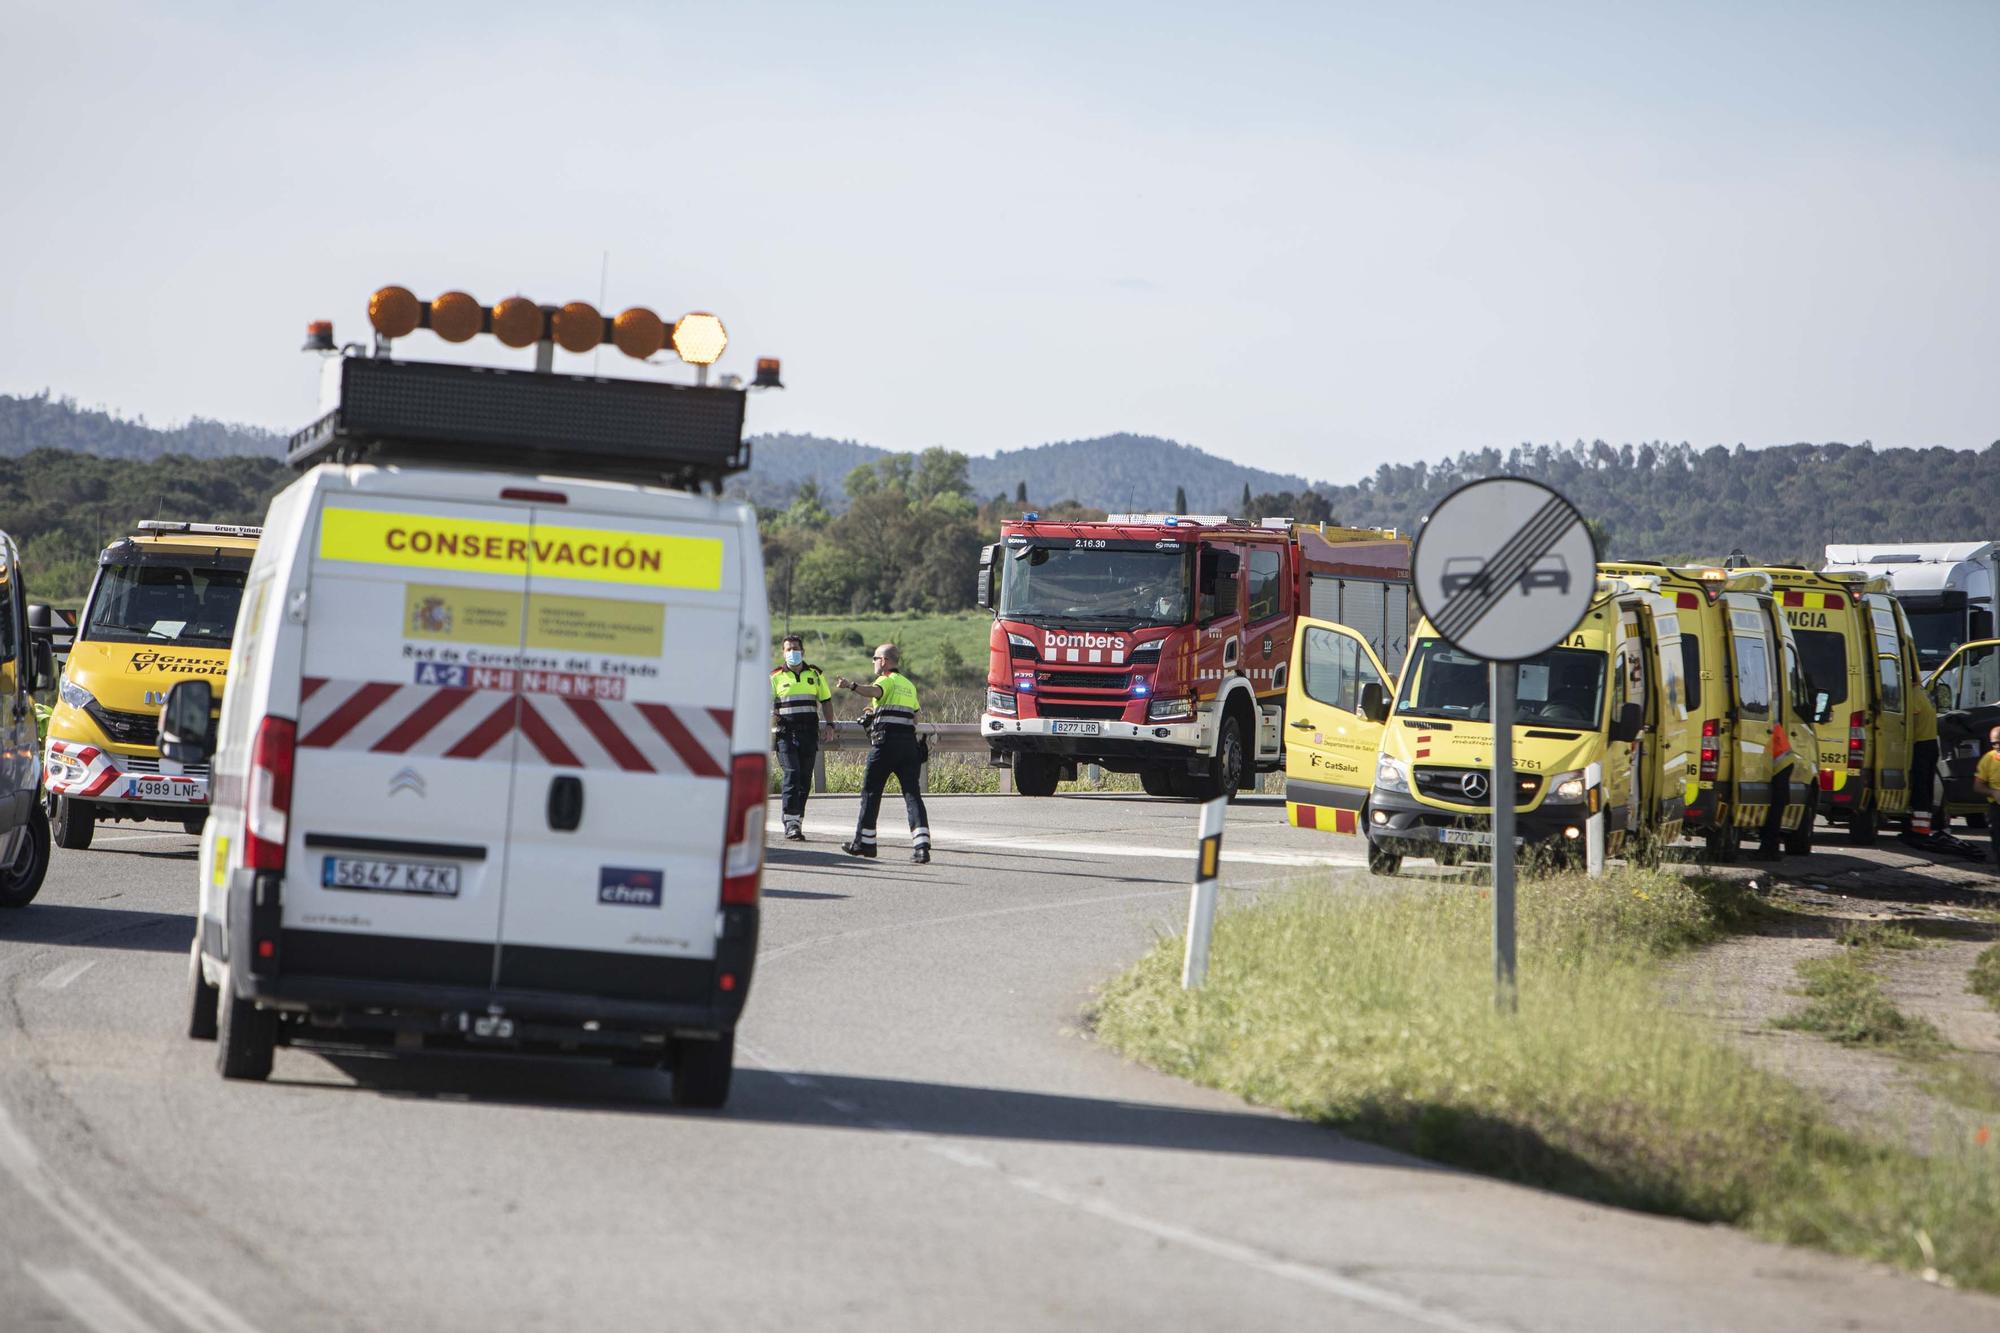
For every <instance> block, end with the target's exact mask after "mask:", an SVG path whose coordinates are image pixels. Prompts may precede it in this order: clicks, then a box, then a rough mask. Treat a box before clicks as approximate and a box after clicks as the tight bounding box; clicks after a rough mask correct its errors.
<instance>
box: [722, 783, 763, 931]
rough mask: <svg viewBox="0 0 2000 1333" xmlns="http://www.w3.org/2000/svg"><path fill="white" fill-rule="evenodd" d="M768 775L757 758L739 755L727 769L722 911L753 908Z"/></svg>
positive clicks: (759, 870)
mask: <svg viewBox="0 0 2000 1333" xmlns="http://www.w3.org/2000/svg"><path fill="white" fill-rule="evenodd" d="M769 772H770V770H769V764H768V761H767V760H766V759H765V758H764V756H763V755H761V754H739V755H737V756H736V758H735V760H734V761H733V762H732V763H731V764H730V766H729V822H728V824H727V825H726V827H727V829H728V839H729V840H728V842H726V843H725V844H724V845H723V848H722V902H723V905H724V906H725V907H731V906H734V907H755V906H756V905H757V890H758V886H759V883H760V881H761V880H762V878H763V873H764V801H765V794H764V787H765V784H766V783H767V782H768V781H769Z"/></svg>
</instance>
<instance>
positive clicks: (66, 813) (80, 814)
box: [54, 796, 97, 852]
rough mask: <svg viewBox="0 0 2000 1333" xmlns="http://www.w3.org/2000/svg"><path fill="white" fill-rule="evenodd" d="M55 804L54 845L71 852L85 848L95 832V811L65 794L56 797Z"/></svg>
mask: <svg viewBox="0 0 2000 1333" xmlns="http://www.w3.org/2000/svg"><path fill="white" fill-rule="evenodd" d="M55 805H56V808H55V819H54V823H55V837H56V846H58V847H61V848H64V849H66V850H68V851H72V852H80V851H83V850H85V849H87V848H88V847H89V846H90V839H91V835H92V834H94V833H96V832H97V811H96V810H94V809H92V808H91V807H90V806H89V805H88V804H86V803H84V802H82V801H73V800H71V799H70V798H69V797H67V796H58V797H56V800H55Z"/></svg>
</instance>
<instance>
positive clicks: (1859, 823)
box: [1847, 810, 1882, 847]
mask: <svg viewBox="0 0 2000 1333" xmlns="http://www.w3.org/2000/svg"><path fill="white" fill-rule="evenodd" d="M1881 827H1882V819H1881V816H1880V815H1878V814H1877V813H1876V812H1875V811H1873V810H1856V811H1855V812H1854V813H1853V814H1851V815H1849V816H1848V817H1847V840H1848V841H1849V842H1851V843H1853V844H1854V845H1855V846H1856V847H1873V846H1874V845H1875V835H1876V834H1877V833H1878V832H1880V831H1881Z"/></svg>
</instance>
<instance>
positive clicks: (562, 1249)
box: [0, 796, 2000, 1333]
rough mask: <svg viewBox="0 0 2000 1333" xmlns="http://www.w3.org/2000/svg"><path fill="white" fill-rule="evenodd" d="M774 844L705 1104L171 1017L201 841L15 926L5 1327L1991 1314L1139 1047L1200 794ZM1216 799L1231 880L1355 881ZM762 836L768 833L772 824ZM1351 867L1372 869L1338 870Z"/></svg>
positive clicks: (583, 1078) (138, 860)
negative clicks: (1582, 1194)
mask: <svg viewBox="0 0 2000 1333" xmlns="http://www.w3.org/2000/svg"><path fill="white" fill-rule="evenodd" d="M852 811H853V802H852V800H851V798H838V797H827V798H820V799H819V800H818V801H816V803H815V804H814V806H813V809H812V814H811V816H810V818H809V821H808V830H809V832H810V833H811V835H812V838H813V841H812V842H810V843H809V844H807V845H806V846H804V847H797V846H793V845H787V844H782V843H780V844H777V845H775V846H774V849H773V852H772V864H771V866H770V869H769V872H768V874H767V877H766V884H767V895H766V904H767V912H766V928H765V935H764V950H763V955H762V960H761V963H760V965H759V970H758V974H757V979H756V983H755V988H754V990H753V993H752V996H751V1000H750V1006H749V1011H748V1015H747V1018H746V1022H745V1026H744V1028H743V1031H742V1040H741V1044H740V1045H739V1061H740V1068H739V1072H738V1078H737V1086H736V1092H735V1095H734V1097H733V1099H732V1101H731V1103H730V1106H729V1108H728V1109H727V1110H726V1111H724V1112H721V1113H680V1112H675V1111H673V1110H672V1109H670V1108H669V1106H668V1104H667V1098H666V1091H667V1080H666V1077H665V1076H664V1075H661V1074H656V1073H652V1072H648V1071H639V1070H620V1069H611V1068H608V1067H595V1066H587V1065H575V1064H563V1063H556V1062H539V1061H538V1062H517V1061H508V1060H505V1059H501V1058H484V1059H481V1058H451V1059H446V1058H439V1057H425V1058H416V1059H408V1060H402V1061H392V1060H384V1059H374V1058H357V1057H348V1056H337V1057H329V1056H325V1055H320V1054H314V1053H311V1052H307V1051H301V1050H281V1051H280V1052H279V1053H278V1058H277V1069H276V1074H275V1076H274V1077H273V1079H272V1081H271V1082H270V1083H269V1084H267V1085H251V1084H225V1083H224V1082H223V1081H222V1080H221V1079H220V1078H219V1077H218V1076H217V1075H216V1073H215V1070H214V1064H213V1054H214V1048H213V1047H212V1046H211V1045H207V1044H197V1043H194V1042H191V1041H188V1040H187V1039H186V1038H185V1037H183V1036H182V1035H181V1032H182V1020H183V1003H184V986H185V971H186V965H187V963H186V955H187V946H188V941H189V938H190V936H191V933H192V917H191V909H192V904H193V900H194V885H193V875H194V870H193V865H192V854H193V841H192V840H191V839H189V838H186V837H184V836H181V835H178V834H146V833H138V832H135V831H133V830H131V829H129V828H118V827H111V826H107V827H105V828H103V829H102V830H101V832H100V838H99V846H98V848H95V849H93V850H91V851H89V852H62V851H58V852H57V853H56V862H55V866H54V868H53V869H52V871H51V873H50V877H49V882H48V886H47V888H46V889H45V890H44V891H43V894H42V896H41V898H40V899H39V900H38V901H37V902H36V903H35V904H34V906H32V907H31V908H29V909H28V910H26V911H25V912H20V913H12V914H7V915H5V916H0V1328H5V1329H8V1330H13V1329H24V1328H27V1329H40V1328H48V1329H73V1328H79V1327H83V1328H91V1329H96V1330H107V1331H114V1333H130V1331H131V1330H142V1329H154V1330H160V1331H162V1333H166V1331H168V1330H175V1329H180V1328H187V1329H223V1330H242V1329H249V1328H265V1329H319V1328H355V1329H361V1328H423V1329H479V1330H492V1329H499V1328H508V1329H512V1328H548V1329H570V1328H579V1327H635V1328H728V1329H786V1330H802V1329H811V1330H822V1329H850V1328H851V1329H866V1330H870V1331H871V1333H881V1331H883V1330H904V1329H909V1330H929V1329H936V1328H941V1327H950V1328H954V1329H1032V1328H1090V1329H1127V1328H1130V1329H1147V1330H1163V1329H1197V1328H1201V1329H1230V1330H1236V1329H1287V1330H1299V1329H1376V1328H1380V1329H1413V1328H1444V1329H1461V1330H1484V1329H1579V1330H1592V1331H1593V1333H1594V1331H1595V1330H1600V1329H1604V1328H1620V1329H1626V1328H1753V1329H1757V1330H1760V1333H1761V1331H1764V1330H1780V1329H1793V1328H1796V1329H1825V1328H1881V1329H1907V1328H1925V1329H1931V1330H1948V1329H1959V1328H1964V1329H1974V1328H1977V1329H1980V1330H1991V1329H1993V1328H1994V1327H1996V1326H2000V1301H1993V1300H1989V1299H1987V1298H1983V1297H1974V1296H1967V1295H1964V1294H1959V1293H1952V1292H1947V1291H1942V1290H1939V1289H1937V1288H1935V1287H1930V1286H1926V1285H1924V1284H1922V1283H1920V1282H1917V1281H1915V1280H1913V1279H1910V1278H1907V1277H1902V1276H1898V1275H1894V1274H1891V1273H1888V1272H1886V1271H1883V1270H1880V1269H1876V1268H1872V1267H1869V1266H1865V1265H1862V1264H1858V1263H1852V1262H1847V1261H1843V1260H1838V1259H1834V1258H1830V1257H1826V1256H1822V1255H1818V1254H1812V1253H1808V1252H1803V1251H1793V1250H1785V1249H1780V1248H1777V1247H1773V1246H1768V1245H1763V1244H1759V1243H1756V1242H1753V1241H1750V1240H1747V1239H1745V1238H1743V1237H1742V1236H1740V1235H1737V1234H1735V1233H1733V1232H1730V1231H1728V1230H1725V1229H1722V1228H1711V1227H1700V1226H1693V1225H1688V1224H1684V1223H1679V1222H1673V1221H1667V1220H1661V1219H1657V1218H1647V1217H1640V1216H1635V1215H1632V1214H1627V1213H1621V1212H1617V1211H1614V1210H1610V1209H1604V1208H1597V1207H1592V1206H1589V1205H1585V1204H1580V1203H1576V1202H1573V1201H1569V1200H1564V1199H1560V1198H1554V1197H1550V1196H1546V1195H1542V1194H1539V1193H1536V1192H1534V1191H1531V1190H1525V1189H1520V1188H1515V1187H1512V1186H1508V1185H1503V1184H1497V1183H1494V1182H1491V1181H1486V1180H1481V1179H1478V1178H1475V1177H1470V1176H1466V1175H1461V1174H1459V1173H1456V1172H1452V1171H1447V1170H1442V1169H1438V1168H1434V1167H1430V1166H1427V1165H1425V1164H1422V1163H1419V1162H1415V1161H1412V1160H1409V1159H1406V1158H1401V1157H1398V1156H1396V1155H1394V1154H1390V1153H1385V1152H1382V1151H1379V1150H1377V1149H1373V1148H1370V1147H1368V1146H1365V1145H1361V1144H1356V1143H1353V1142H1350V1141H1348V1140H1345V1139H1343V1138H1341V1137H1339V1136H1338V1135H1335V1134H1331V1133H1328V1132H1326V1131H1324V1130H1321V1129H1318V1128H1315V1127H1312V1126H1309V1125H1304V1124H1300V1123H1296V1122H1293V1121H1289V1120H1286V1119H1284V1118H1282V1117H1279V1116H1276V1115H1271V1114H1267V1113H1264V1112H1261V1111H1258V1110H1255V1109H1252V1108H1248V1107H1245V1106H1244V1105H1242V1104H1241V1103H1238V1102H1236V1101H1234V1100H1232V1099H1230V1098H1227V1097H1224V1096H1221V1095H1218V1094H1214V1093H1210V1092H1206V1091H1203V1090H1201V1089H1197V1088H1193V1087H1189V1086H1186V1085H1183V1084H1181V1083H1179V1082H1177V1081H1175V1080H1172V1079H1168V1078H1165V1077H1163V1076H1160V1075H1156V1074H1153V1073H1151V1072H1148V1071H1146V1070H1143V1069H1139V1068H1136V1067H1133V1066H1130V1065H1127V1064H1125V1063H1124V1062H1122V1061H1121V1060H1119V1059H1118V1058H1117V1057H1116V1056H1114V1055H1111V1054H1109V1053H1108V1052H1106V1051H1105V1050H1103V1049H1102V1048H1100V1047H1098V1046H1097V1045H1095V1044H1094V1043H1093V1042H1091V1041H1090V1040H1089V1039H1088V1038H1087V1037H1085V1036H1084V1035H1082V1034H1081V1033H1080V1032H1079V1031H1078V1028H1079V1017H1078V1016H1079V1011H1080V1009H1081V1008H1082V1006H1083V1004H1084V1002H1085V1000H1086V998H1087V996H1088V993H1089V989H1090V987H1091V986H1092V985H1093V984H1094V983H1095V982H1096V981H1098V980H1100V979H1101V978H1103V977H1104V976H1106V975H1108V974H1109V973H1111V972H1113V971H1115V970H1116V969H1117V968H1118V967H1120V966H1121V965H1123V964H1124V963H1126V962H1128V961H1129V960H1130V959H1131V958H1133V957H1134V956H1136V955H1137V954H1138V953H1139V952H1140V951H1141V950H1142V949H1143V948H1144V947H1145V946H1146V944H1147V942H1148V941H1149V940H1150V939H1151V938H1152V936H1153V935H1154V933H1155V932H1158V931H1162V930H1171V929H1173V928H1175V927H1176V926H1177V925H1178V923H1179V922H1180V920H1181V919H1182V916H1183V914H1184V912H1185V910H1186V898H1187V891H1186V887H1185V885H1186V878H1187V874H1188V870H1189V867H1190V864H1191V857H1192V843H1193V840H1194V829H1193V810H1192V808H1191V807H1187V806H1181V805H1175V804H1171V803H1165V802H1156V801H1150V800H1145V799H1142V798H1122V797H1103V796H1099V797H1076V798H1061V799H1054V800H1040V801H1034V800H1026V799H1022V798H1006V797H936V798H933V799H932V801H931V812H932V824H933V828H934V829H935V831H936V835H937V841H938V853H937V859H936V861H935V862H934V863H933V864H931V865H930V866H928V867H917V866H912V865H910V864H908V863H907V861H905V860H904V859H903V849H902V846H901V844H900V842H899V841H897V840H896V838H895V835H894V834H893V833H892V832H891V831H890V830H891V829H892V828H893V827H894V825H895V823H896V820H897V818H898V817H899V813H900V812H899V810H898V809H897V807H896V805H895V803H894V802H893V801H892V802H891V805H890V809H889V810H888V811H887V812H886V814H887V816H888V817H887V818H885V820H884V822H883V828H884V831H885V837H887V838H888V839H889V840H888V841H887V842H886V843H885V845H884V851H883V858H882V859H881V860H880V861H878V862H876V863H874V864H862V863H856V862H853V861H850V860H848V859H846V858H845V857H842V856H841V855H839V853H838V851H837V850H836V846H835V845H836V843H837V842H838V841H839V840H840V838H841V837H843V836H844V835H845V833H846V831H847V829H848V828H849V827H850V826H851V819H852ZM1281 821H1282V807H1281V806H1278V805H1277V804H1276V803H1275V802H1270V801H1261V800H1258V801H1251V802H1247V803H1245V804H1243V805H1240V806H1238V807H1237V808H1236V809H1235V811H1234V812H1233V813H1232V818H1231V828H1230V833H1229V835H1228V840H1227V843H1226V846H1225V862H1226V863H1227V869H1228V877H1229V878H1228V882H1229V884H1231V885H1232V886H1235V887H1238V888H1242V887H1248V886H1253V885H1260V884H1270V883H1274V882H1279V881H1282V880H1284V879H1286V878H1287V877H1292V876H1298V875H1301V874H1309V875H1316V876H1319V877H1321V878H1324V870H1323V869H1319V868H1317V867H1316V865H1315V863H1325V862H1335V861H1337V862H1341V863H1344V864H1349V865H1351V864H1352V863H1354V862H1356V861H1358V859H1359V844H1358V843H1354V842H1352V840H1346V839H1337V838H1332V837H1327V836H1325V835H1306V834H1302V833H1295V832H1293V831H1291V830H1289V829H1286V828H1284V827H1283V825H1282V822H1281ZM773 822H774V824H775V819H774V821H773ZM1351 882H1362V883H1365V880H1361V879H1360V877H1359V876H1356V877H1355V880H1354V881H1351Z"/></svg>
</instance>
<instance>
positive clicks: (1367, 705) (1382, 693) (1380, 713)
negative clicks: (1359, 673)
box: [1361, 680, 1389, 722]
mask: <svg viewBox="0 0 2000 1333" xmlns="http://www.w3.org/2000/svg"><path fill="white" fill-rule="evenodd" d="M1361 716H1363V717H1365V718H1367V719H1368V720H1369V721H1370V722H1387V721H1388V720H1389V692H1388V691H1387V690H1385V689H1383V688H1382V687H1381V686H1380V685H1377V684H1376V683H1375V682H1374V681H1372V680H1371V681H1369V682H1368V683H1367V684H1366V685H1363V686H1362V687H1361Z"/></svg>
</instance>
